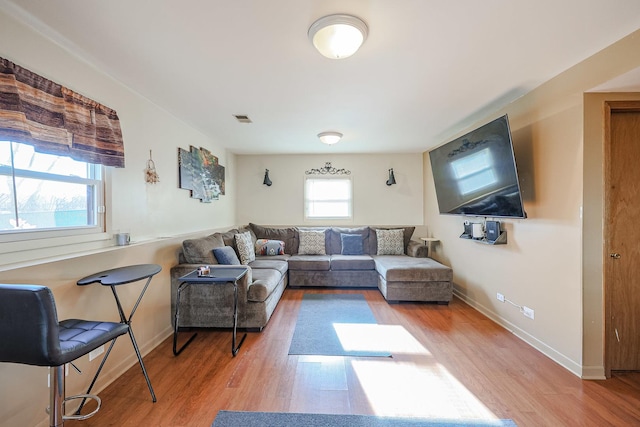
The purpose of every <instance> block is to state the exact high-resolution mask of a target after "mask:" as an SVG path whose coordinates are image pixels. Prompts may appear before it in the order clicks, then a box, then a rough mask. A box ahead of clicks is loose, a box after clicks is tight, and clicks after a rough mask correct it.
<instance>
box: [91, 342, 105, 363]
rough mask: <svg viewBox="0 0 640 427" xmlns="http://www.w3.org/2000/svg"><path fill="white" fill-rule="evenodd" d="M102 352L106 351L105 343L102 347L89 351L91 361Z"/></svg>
mask: <svg viewBox="0 0 640 427" xmlns="http://www.w3.org/2000/svg"><path fill="white" fill-rule="evenodd" d="M102 353H104V345H101V346H100V347H98V348H96V349H95V350H93V351H92V352H90V353H89V362H91V361H92V360H93V359H95V358H96V357H98V356H100V355H101V354H102Z"/></svg>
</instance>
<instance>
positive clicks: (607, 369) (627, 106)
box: [602, 101, 640, 378]
mask: <svg viewBox="0 0 640 427" xmlns="http://www.w3.org/2000/svg"><path fill="white" fill-rule="evenodd" d="M619 111H623V112H640V101H605V102H604V147H603V148H604V153H603V154H604V215H603V232H604V235H603V239H602V243H603V251H602V256H603V259H602V264H603V287H604V289H603V293H604V336H603V342H604V346H603V347H604V373H605V376H606V377H607V378H610V377H611V360H610V358H611V353H610V351H609V347H610V340H611V339H612V337H613V334H612V333H610V331H611V327H612V325H611V313H612V307H611V299H612V297H611V293H612V290H611V287H610V286H607V283H611V279H610V277H611V274H612V273H611V268H612V263H611V260H610V257H609V253H610V251H611V249H612V248H611V242H610V240H609V239H610V236H611V227H612V224H613V222H612V221H611V217H610V215H611V213H610V209H609V206H610V205H611V192H610V191H609V188H610V183H611V114H613V113H615V112H619Z"/></svg>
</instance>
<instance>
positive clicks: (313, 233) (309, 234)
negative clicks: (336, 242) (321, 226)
mask: <svg viewBox="0 0 640 427" xmlns="http://www.w3.org/2000/svg"><path fill="white" fill-rule="evenodd" d="M298 236H299V239H300V244H299V246H298V254H300V255H325V254H326V247H325V240H326V238H325V236H326V230H298Z"/></svg>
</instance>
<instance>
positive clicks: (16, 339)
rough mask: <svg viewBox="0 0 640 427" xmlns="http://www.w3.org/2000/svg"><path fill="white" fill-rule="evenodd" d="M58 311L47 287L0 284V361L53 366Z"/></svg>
mask: <svg viewBox="0 0 640 427" xmlns="http://www.w3.org/2000/svg"><path fill="white" fill-rule="evenodd" d="M59 355H60V337H59V330H58V314H57V312H56V303H55V300H54V299H53V293H52V292H51V289H49V288H47V287H46V286H40V285H14V284H0V362H14V363H24V364H27V365H37V366H56V365H57V364H58V363H56V359H59Z"/></svg>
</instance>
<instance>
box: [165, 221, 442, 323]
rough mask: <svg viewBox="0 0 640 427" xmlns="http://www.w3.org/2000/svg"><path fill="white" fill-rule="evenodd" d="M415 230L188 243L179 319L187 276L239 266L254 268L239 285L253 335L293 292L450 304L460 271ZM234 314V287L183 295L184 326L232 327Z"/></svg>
mask: <svg viewBox="0 0 640 427" xmlns="http://www.w3.org/2000/svg"><path fill="white" fill-rule="evenodd" d="M414 230H415V227H394V228H382V227H368V226H365V227H355V228H338V227H265V226H261V225H257V224H249V225H248V226H245V227H241V228H238V229H232V230H229V231H227V232H224V233H214V234H212V235H209V236H205V237H202V238H199V239H188V240H185V241H184V242H183V244H182V248H181V250H180V251H179V253H178V265H176V266H175V267H173V268H172V269H171V310H172V316H171V318H172V319H173V318H174V316H173V314H174V313H175V298H176V290H177V288H178V286H179V285H180V280H179V278H180V277H181V276H183V275H185V274H187V273H189V272H191V271H193V270H194V269H196V268H197V267H199V266H201V265H217V266H219V267H220V268H230V267H233V265H235V264H238V263H242V264H246V265H248V266H249V272H248V274H247V275H246V276H244V277H243V278H242V279H241V280H240V281H239V282H238V327H240V328H246V329H249V330H261V329H262V328H264V327H265V326H266V324H267V322H268V321H269V318H270V317H271V314H272V313H273V311H274V310H275V308H276V305H277V304H278V301H279V300H280V297H281V296H282V293H283V292H284V289H285V287H286V286H287V285H289V286H292V287H348V288H354V287H355V288H376V287H377V288H378V289H379V290H380V292H381V293H382V295H383V296H384V298H385V299H386V300H387V301H388V302H390V303H395V302H400V301H426V302H437V303H439V304H447V303H448V302H449V301H450V300H451V298H452V295H453V284H452V278H453V273H452V270H451V268H449V267H447V266H445V265H442V264H440V263H439V262H437V261H435V260H433V259H431V258H428V256H427V255H428V253H427V250H428V248H427V247H426V246H425V245H423V244H421V243H420V242H417V241H415V240H411V236H412V234H413V232H414ZM230 248H232V249H233V250H231V249H230ZM220 261H222V263H221V262H220ZM227 265H228V266H229V267H227ZM232 315H233V289H232V287H231V286H221V285H211V286H208V285H207V286H203V285H201V286H190V287H187V288H186V289H185V291H183V292H182V295H181V301H180V327H231V326H232ZM172 321H173V320H172Z"/></svg>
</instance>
